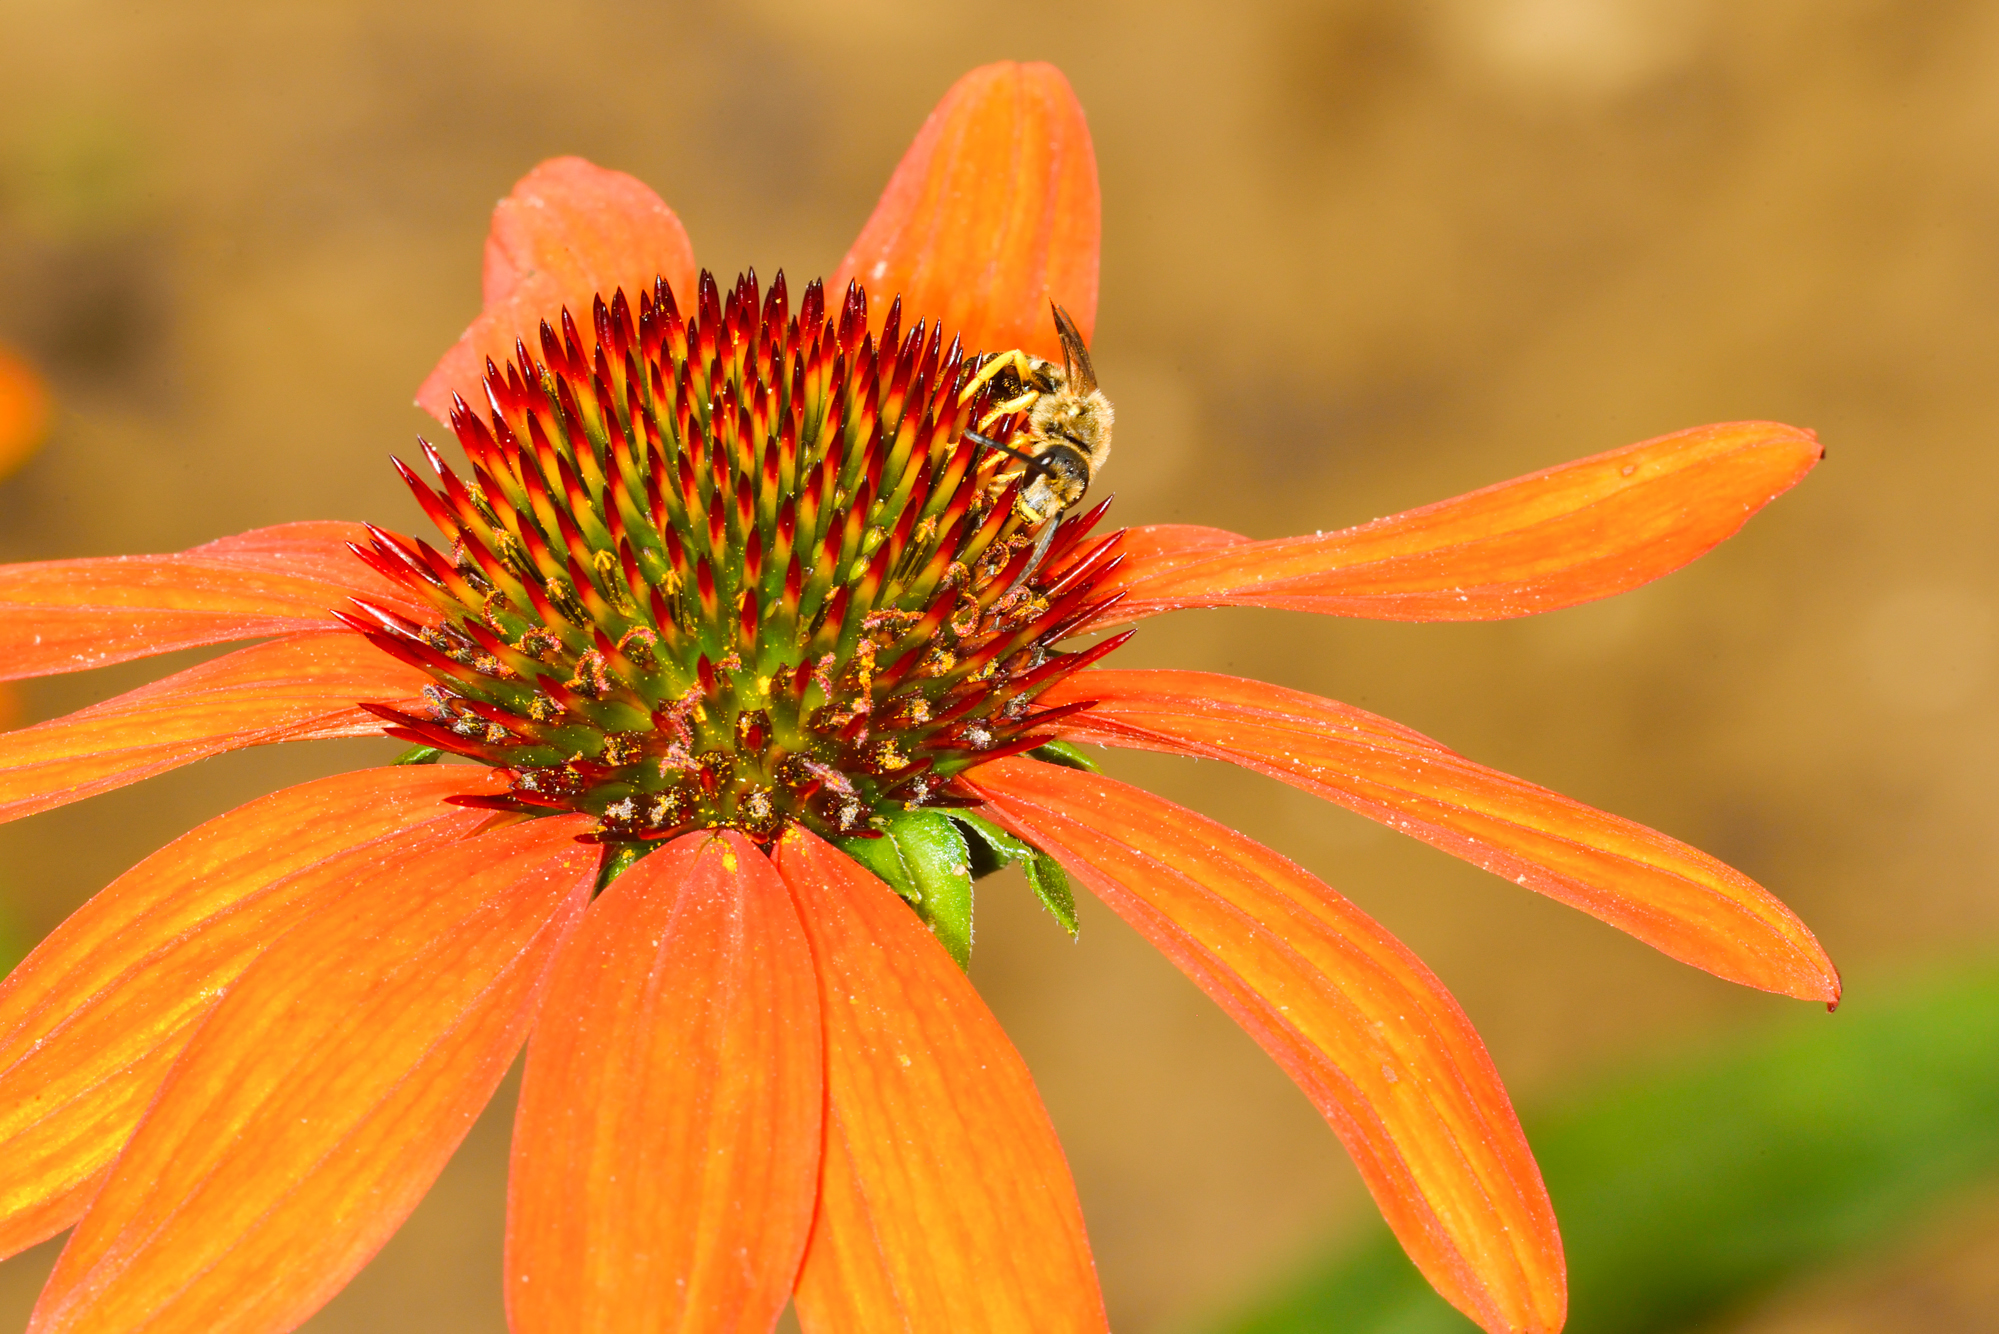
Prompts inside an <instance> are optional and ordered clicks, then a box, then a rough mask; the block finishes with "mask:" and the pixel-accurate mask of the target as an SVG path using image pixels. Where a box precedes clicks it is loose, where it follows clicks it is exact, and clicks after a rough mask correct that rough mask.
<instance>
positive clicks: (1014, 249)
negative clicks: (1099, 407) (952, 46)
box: [830, 61, 1102, 362]
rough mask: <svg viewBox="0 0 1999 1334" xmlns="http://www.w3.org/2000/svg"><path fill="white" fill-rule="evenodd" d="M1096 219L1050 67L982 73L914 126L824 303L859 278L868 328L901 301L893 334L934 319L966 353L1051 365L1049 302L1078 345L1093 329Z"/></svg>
mask: <svg viewBox="0 0 1999 1334" xmlns="http://www.w3.org/2000/svg"><path fill="white" fill-rule="evenodd" d="M1101 216H1102V208H1101V203H1100V200H1099V198H1098V194H1097V157H1096V150H1095V149H1094V148H1093V147H1092V146H1091V144H1090V127H1089V125H1088V123H1087V122H1086V121H1085V120H1084V119H1083V108H1082V104H1081V103H1079V102H1078V101H1077V100H1076V94H1075V93H1074V92H1073V91H1071V89H1070V87H1069V81H1068V80H1067V79H1065V78H1063V77H1062V71H1060V70H1058V69H1056V68H1055V67H1054V66H1053V65H1044V64H1039V63H1034V64H1025V65H1018V64H1015V63H1013V62H1012V61H1001V62H1000V63H998V64H994V65H985V66H981V67H980V68H978V69H975V70H973V71H972V72H971V73H969V74H967V75H965V76H964V77H963V78H961V79H959V80H958V81H957V82H956V83H954V84H952V85H951V89H950V91H949V92H947V93H945V94H944V100H943V101H941V102H939V103H938V104H937V109H936V110H934V111H932V112H931V113H930V118H929V119H928V120H926V121H924V122H923V128H922V129H921V130H919V131H917V134H916V142H915V143H913V144H911V145H910V146H909V151H908V152H907V153H905V154H903V158H902V162H901V163H900V165H898V166H897V167H896V169H895V175H894V176H893V177H891V178H890V179H889V183H888V188H887V189H886V190H884V191H883V192H882V197H881V202H880V203H878V204H876V205H875V211H874V213H873V214H872V215H871V216H870V217H869V218H868V221H867V225H866V226H864V227H863V228H861V234H860V236H859V237H858V238H857V239H856V240H855V241H854V247H853V249H851V250H849V251H848V252H847V257H846V259H845V260H843V261H842V262H841V264H840V268H839V270H838V271H837V272H836V273H835V274H834V275H833V281H832V283H831V284H830V286H831V289H832V292H833V294H834V296H835V297H836V298H837V296H838V294H839V293H840V292H842V291H844V290H845V289H846V286H847V283H848V281H849V280H855V279H857V280H859V282H860V283H861V285H862V286H864V287H865V288H867V291H868V311H869V316H870V322H871V323H872V324H873V325H874V327H875V328H876V329H877V330H879V329H880V328H881V324H882V317H883V316H884V315H885V314H886V313H887V311H888V307H889V303H890V302H891V301H893V300H894V299H895V297H896V296H897V295H898V294H900V295H901V297H902V309H903V327H904V328H905V329H907V328H909V327H910V326H912V325H913V324H915V322H916V321H917V319H918V318H925V319H930V320H933V321H936V320H942V321H943V323H944V326H945V327H946V328H947V329H953V330H956V331H958V332H960V333H961V334H963V336H964V339H965V344H966V346H967V347H968V348H975V349H976V348H983V349H985V350H987V351H993V352H997V351H1003V350H1005V349H1007V348H1015V347H1018V348H1023V349H1025V350H1026V351H1028V352H1031V353H1033V354H1035V355H1036V356H1041V357H1046V358H1048V359H1049V360H1051V361H1057V362H1059V361H1060V360H1061V359H1062V348H1061V344H1060V343H1058V342H1057V341H1056V338H1055V326H1054V323H1053V321H1052V319H1051V318H1050V315H1049V310H1048V304H1049V302H1051V301H1054V302H1056V303H1058V304H1060V305H1061V306H1063V307H1064V308H1065V309H1066V310H1067V311H1068V312H1069V315H1070V316H1071V318H1073V319H1074V320H1075V321H1076V325H1077V327H1078V328H1079V329H1081V330H1082V333H1083V337H1084V338H1085V339H1088V338H1089V337H1090V335H1091V333H1092V332H1093V331H1094V330H1095V328H1096V324H1097V253H1098V243H1099V236H1100V233H1101V230H1102V222H1101Z"/></svg>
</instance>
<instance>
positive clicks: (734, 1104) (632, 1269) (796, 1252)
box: [506, 832, 822, 1334]
mask: <svg viewBox="0 0 1999 1334" xmlns="http://www.w3.org/2000/svg"><path fill="white" fill-rule="evenodd" d="M820 1063H821V1058H820V1049H819V1002H818V986H817V984H816V983H815V982H814V980H813V973H812V954H811V951H810V950H809V949H808V948H807V947H806V943H805V932H804V929H803V928H802V927H801V926H800V925H799V921H798V912H797V910H796V909H795V908H794V907H793V906H792V902H791V896H790V895H789V894H788V893H787V892H786V890H785V887H784V882H783V881H782V880H780V879H779V878H778V875H777V871H776V869H775V868H774V867H773V866H772V865H771V863H770V860H769V858H767V857H765V856H764V855H763V854H762V853H761V852H759V851H757V850H756V849H755V848H754V847H752V846H751V845H750V843H749V842H748V840H746V839H745V838H744V837H743V836H742V835H741V834H738V833H733V832H731V833H725V834H722V835H720V836H719V837H718V836H712V835H709V834H707V833H701V834H694V835H689V836H687V837H685V838H682V839H680V840H678V841H677V842H675V843H673V844H671V845H669V846H668V847H665V848H662V849H661V850H659V851H657V852H655V853H653V854H652V855H651V856H648V857H646V858H644V859H642V860H641V861H640V862H639V863H638V864H637V865H635V866H633V867H632V868H631V869H630V870H628V871H626V872H625V873H624V874H623V875H621V876H620V877H618V879H617V880H616V881H615V882H613V883H612V885H611V887H610V888H609V889H607V890H606V891H605V892H604V893H603V894H602V895H601V896H599V897H598V899H597V901H596V902H595V903H593V904H592V905H591V907H590V911H589V914H588V915H587V916H586V918H585V919H584V923H583V926H582V928H581V929H580V930H579V931H578V933H577V937H576V939H575V940H574V941H573V942H572V943H571V944H570V945H569V947H568V948H567V949H565V950H564V951H563V955H562V958H561V961H560V962H559V963H558V964H557V965H556V970H555V974H554V977H553V979H552V981H551V982H550V984H549V994H548V999H547V1001H546V1002H545V1003H544V1005H543V1006H542V1011H541V1015H540V1017H539V1018H538V1019H537V1020H536V1021H535V1032H534V1038H533V1040H532V1041H531V1042H530V1043H529V1044H528V1060H527V1074H526V1076H525V1078H524V1079H523V1081H522V1084H521V1105H520V1113H519V1115H518V1116H517V1118H516V1119H515V1121H514V1161H513V1168H512V1170H511V1172H510V1173H509V1174H508V1179H507V1197H508V1205H507V1266H506V1273H507V1315H508V1324H509V1327H510V1328H512V1329H513V1330H514V1331H515V1334H540V1332H542V1331H546V1332H547V1334H569V1332H570V1331H573V1330H579V1329H581V1330H592V1331H597V1332H598V1334H616V1332H617V1331H629V1332H630V1334H641V1332H642V1331H652V1330H662V1329H671V1330H675V1331H677V1332H678V1334H704V1332H705V1331H715V1332H716V1334H720V1332H721V1331H733V1330H742V1331H745V1332H746V1334H747V1332H749V1331H767V1330H769V1329H770V1328H771V1326H772V1325H774V1324H775V1323H776V1322H777V1317H778V1314H779V1312H781V1311H783V1310H784V1305H785V1303H786V1302H787V1301H789V1300H790V1298H791V1286H792V1281H793V1280H794V1279H795V1278H796V1277H797V1274H798V1262H799V1257H800V1256H801V1255H803V1254H804V1251H805V1237H806V1231H807V1229H808V1228H809V1226H810V1225H811V1222H812V1204H813V1199H814V1197H815V1195H816V1194H817V1188H818V1175H819V1109H820V1099H821V1093H822V1090H821V1081H820Z"/></svg>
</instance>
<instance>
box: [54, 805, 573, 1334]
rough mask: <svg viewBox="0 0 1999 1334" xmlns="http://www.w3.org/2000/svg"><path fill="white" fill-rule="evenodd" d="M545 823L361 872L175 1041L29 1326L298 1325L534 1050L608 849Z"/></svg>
mask: <svg viewBox="0 0 1999 1334" xmlns="http://www.w3.org/2000/svg"><path fill="white" fill-rule="evenodd" d="M586 827H587V821H586V820H585V819H584V818H583V817H580V816H566V817H556V818H553V819H546V820H533V821H528V822H526V823H523V824H516V825H511V826H508V827H506V828H503V829H499V830H496V831H494V832H492V833H489V834H482V835H480V836H479V837H477V838H474V839H471V840H468V841H466V842H463V843H459V844H455V845H453V846H451V847H448V848H444V849H442V850H440V851H438V852H434V853H431V854H430V855H428V856H426V857H422V858H419V859H416V860H414V861H409V862H405V863H404V864H403V865H401V866H400V867H398V868H396V869H394V870H392V871H390V872H388V873H386V874H383V875H378V876H375V877H373V878H371V879H368V880H364V881H358V882H355V883H353V884H352V885H350V886H349V889H348V892H347V893H345V894H343V895H341V896H340V897H339V898H338V899H337V900H335V901H333V902H331V903H329V904H327V905H326V906H325V907H323V908H322V909H321V910H320V911H319V912H317V913H314V914H313V915H311V916H310V917H308V918H306V920H305V921H303V922H302V923H300V924H299V925H298V926H297V927H295V928H293V929H292V930H291V931H290V932H288V933H287V934H286V935H285V936H283V937H282V938H280V939H279V940H277V941H276V942H274V943H273V944H272V945H271V946H270V947H269V948H268V949H267V950H266V951H265V952H264V954H263V955H262V956H261V957H260V958H259V959H258V960H257V961H256V963H254V964H252V965H251V967H250V969H249V971H247V972H245V973H244V974H243V976H242V977H240V978H238V979H237V981H236V982H235V984H234V985H233V986H231V987H230V989H229V991H228V994H227V995H225V996H224V997H223V998H222V1000H221V1002H220V1003H219V1004H218V1005H217V1006H216V1007H215V1010H214V1011H213V1013H211V1014H210V1015H209V1017H208V1019H207V1021H206V1022H204V1023H203V1024H202V1026H201V1028H200V1030H199V1031H198V1032H197V1033H196V1034H195V1036H194V1040H193V1041H192V1042H190V1043H189V1044H188V1047H187V1050H186V1051H185V1052H183V1053H182V1054H181V1058H180V1061H179V1062H178V1063H177V1064H176V1065H175V1066H174V1068H173V1072H172V1073H171V1074H169V1075H168V1076H167V1079H166V1082H165V1083H164V1084H163V1085H162V1086H161V1088H160V1092H159V1096H158V1098H157V1099H156V1100H155V1101H154V1103H153V1105H152V1107H151V1109H150V1110H149V1111H147V1113H146V1116H145V1119H144V1120H143V1121H142V1122H140V1124H139V1129H138V1132H137V1133H136V1134H135V1135H134V1136H133V1137H132V1142H131V1144H130V1146H128V1147H127V1148H126V1150H125V1152H124V1154H123V1155H122V1156H121V1157H120V1158H119V1160H118V1164H117V1166H116V1167H114V1168H113V1169H112V1171H111V1176H110V1179H109V1180H107V1181H106V1182H105V1184H104V1189H103V1191H102V1192H101V1193H100V1194H99V1195H98V1197H97V1199H96V1201H95V1202H94V1203H93V1204H92V1205H91V1206H90V1212H88V1213H87V1214H85V1215H84V1217H83V1221H82V1222H81V1223H79V1224H78V1225H77V1228H76V1231H75V1232H74V1233H73V1234H71V1236H70V1240H69V1245H68V1247H67V1248H65V1249H64V1251H63V1254H62V1258H61V1259H59V1260H58V1261H57V1262H56V1267H55V1272H54V1273H53V1274H52V1275H51V1276H50V1278H49V1283H48V1286H47V1287H46V1288H45V1289H44V1290H43V1292H42V1299H41V1302H40V1303H39V1304H38V1305H37V1306H36V1308H35V1314H34V1318H33V1320H32V1321H31V1323H30V1325H29V1328H30V1329H32V1330H35V1331H37V1334H53V1332H54V1331H57V1330H62V1331H83V1330H93V1331H105V1332H106V1334H109V1332H110V1331H125V1330H134V1329H141V1328H143V1329H146V1330H149V1331H155V1332H156V1334H169V1332H170V1331H175V1330H185V1331H208V1330H217V1329H229V1330H242V1331H251V1330H283V1329H290V1328H291V1327H292V1326H293V1325H295V1324H297V1323H298V1322H299V1321H301V1320H303V1319H305V1318H306V1317H307V1316H308V1315H310V1314H311V1313H312V1312H313V1311H314V1310H316V1309H318V1308H319V1307H320V1306H321V1305H322V1304H324V1303H325V1301H326V1300H327V1299H328V1298H329V1297H331V1296H332V1295H333V1294H334V1293H335V1292H336V1291H338V1290H339V1288H340V1286H341V1285H342V1284H343V1283H345V1282H346V1281H347V1280H348V1279H349V1278H350V1277H352V1276H353V1274H354V1273H355V1271H356V1270H358V1269H360V1267H361V1266H362V1265H363V1264H364V1263H366V1262H367V1259H368V1257H369V1256H370V1255H372V1254H373V1253H374V1252H375V1251H376V1250H377V1249H378V1248H379V1247H380V1246H381V1244H382V1243H383V1242H384V1241H387V1240H388V1238H389V1235H390V1234H391V1233H392V1232H394V1231H395V1229H396V1227H397V1226H398V1225H399V1224H401V1222H402V1220H403V1219H404V1218H405V1217H406V1216H407V1215H408V1214H409V1211H410V1210H411V1209H413V1208H415V1207H416V1202H417V1200H418V1199H420V1198H421V1197H422V1195H423V1193H424V1192H425V1191H426V1190H428V1189H429V1188H430V1183H431V1182H432V1181H433V1180H435V1179H436V1176H437V1173H438V1172H439V1171H440V1170H442V1168H443V1167H444V1161H445V1159H446V1158H448V1157H449V1156H450V1154H451V1151H452V1150H453V1149H454V1148H456V1147H457V1145H458V1142H459V1141H460V1140H461V1139H463V1138H464V1135H465V1132H466V1130H467V1129H468V1128H469V1127H470V1126H471V1124H472V1120H473V1118H474V1117H475V1116H477V1115H478V1112H479V1109H480V1108H481V1107H482V1106H484V1105H485V1103H486V1100H487V1099H488V1098H489V1097H491V1096H492V1092H493V1088H494V1086H495V1085H496V1084H498V1083H499V1081H500V1076H501V1075H503V1074H504V1073H505V1072H506V1068H507V1066H508V1064H509V1063H510V1062H511V1061H512V1060H513V1057H514V1053H515V1052H516V1051H518V1050H519V1049H520V1043H521V1039H522V1038H523V1037H524V1036H526V1032H527V1026H528V1023H529V1021H530V1020H531V1018H532V1016H533V1014H534V1008H535V1005H536V1003H537V1001H538V1000H539V998H540V995H541V991H542V987H543V984H544V983H545V981H546V979H547V976H548V965H549V962H550V961H551V960H552V959H553V958H554V956H555V954H556V952H557V950H558V948H559V946H560V945H561V943H562V941H563V940H564V939H566V938H567V936H568V935H569V933H570V930H571V929H572V928H573V927H574V925H575V924H576V922H577V920H578V919H579V918H580V917H581V915H582V912H583V908H584V905H585V904H587V903H588V902H589V897H590V888H591V885H592V883H593V882H594V881H595V879H596V869H597V853H596V849H594V848H586V847H583V846H580V845H578V844H576V843H575V842H574V841H573V839H574V836H575V835H576V834H578V833H580V832H581V831H582V830H583V829H584V828H586Z"/></svg>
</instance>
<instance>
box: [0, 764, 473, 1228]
mask: <svg viewBox="0 0 1999 1334" xmlns="http://www.w3.org/2000/svg"><path fill="white" fill-rule="evenodd" d="M504 787H505V784H504V783H503V782H501V781H500V780H498V779H497V778H495V777H494V776H493V775H492V771H490V770H486V769H475V768H470V767H461V766H451V767H435V768H433V767H422V768H415V767H412V768H403V769H367V770H363V771H361V772H359V773H350V774H340V775H338V776H336V777H333V778H325V779H321V780H320V781H318V782H315V783H306V784H304V785H302V786H300V787H294V788H288V789H286V790H285V791H283V792H277V793H274V794H272V795H271V796H268V797H262V798H260V799H258V800H256V801H253V802H251V803H249V804H248V805H246V806H239V807H238V808H236V809H235V810H233V811H231V812H229V814H227V815H223V816H219V817H217V818H216V819H213V820H210V821H209V822H208V823H207V824H204V825H202V826H201V827H200V828H198V829H196V830H194V831H193V832H192V833H189V834H185V835H183V836H182V837H180V838H178V839H176V840H175V841H174V842H172V843H170V844H168V845H167V846H166V847H164V848H162V849H161V850H160V851H158V852H156V853H154V854H153V855H152V856H150V857H148V858H147V859H146V860H145V861H143V862H140V863H139V864H138V865H137V866H135V867H133V868H132V869H131V870H130V871H127V872H126V873H125V874H124V875H122V876H120V877H118V879H117V880H115V881H113V882H112V883H111V884H110V885H109V886H108V887H107V888H106V889H105V890H104V891H103V892H102V893H100V894H98V895H97V896H96V897H95V898H93V899H91V901H90V902H89V903H87V904H85V905H84V906H83V907H82V908H80V909H78V910H77V911H76V912H75V913H74V914H72V915H71V916H70V918H69V920H67V921H65V922H64V923H63V924H62V925H61V926H59V927H57V928H56V929H55V931H54V932H53V933H51V934H50V935H49V937H48V938H47V939H46V940H44V941H43V942H42V943H41V944H40V945H39V946H38V947H36V949H35V951H34V953H32V954H30V955H29V956H28V957H27V958H26V959H25V960H23V961H22V962H21V964H20V966H18V967H17V968H15V969H14V971H13V972H11V973H9V974H8V975H7V977H6V979H5V980H4V981H0V1256H7V1255H12V1254H14V1253H15V1252H17V1251H19V1250H21V1249H23V1248H25V1247H28V1246H32V1245H34V1244H35V1243H36V1242H38V1241H41V1240H43V1239H44V1238H46V1237H51V1236H54V1235H55V1234H56V1233H57V1232H60V1231H62V1230H63V1229H64V1228H66V1227H68V1226H70V1225H71V1224H72V1223H74V1222H75V1221H76V1220H77V1219H78V1218H79V1217H81V1216H82V1214H83V1210H84V1208H85V1206H86V1205H88V1204H89V1202H90V1197H91V1196H92V1195H93V1194H95V1192H96V1187H97V1184H98V1182H99V1180H100V1179H101V1178H102V1176H103V1173H104V1171H105V1169H107V1168H108V1167H109V1166H110V1165H111V1161H112V1160H113V1159H114V1158H116V1157H117V1156H118V1152H119V1150H121V1149H123V1148H124V1147H125V1142H126V1140H128V1139H130V1138H131V1135H132V1128H133V1127H134V1126H136V1125H137V1124H138V1123H139V1117H140V1115H141V1114H142V1113H143V1112H144V1111H145V1109H146V1105H147V1104H148V1103H149V1102H151V1101H152V1097H153V1093H154V1091H155V1090H156V1089H158V1087H159V1084H160V1081H161V1080H162V1079H164V1078H165V1077H166V1073H167V1070H168V1069H169V1067H170V1066H171V1065H172V1064H173V1061H174V1058H175V1057H177V1056H178V1055H179V1054H180V1051H181V1049H182V1048H183V1047H185V1046H186V1045H187V1040H188V1038H189V1037H190V1036H191V1035H192V1034H193V1032H194V1029H195V1026H196V1025H197V1024H198V1023H199V1022H200V1020H201V1019H202V1018H203V1017H204V1016H205V1015H206V1014H207V1013H208V1012H209V1010H210V1009H212V1008H213V1007H214V1004H215V1002H216V1000H217V999H218V998H219V997H220V996H221V994H222V992H223V991H224V990H225V989H226V988H227V987H228V986H229V984H230V983H231V982H232V981H234V980H235V978H236V977H237V976H238V975H239V974H240V973H242V971H243V970H244V969H245V968H247V967H249V966H250V963H251V961H252V960H253V959H255V958H256V957H257V954H258V953H259V951H261V950H262V949H263V947H264V946H265V945H266V944H268V943H269V942H270V941H272V940H274V939H275V938H276V937H277V936H279V935H280V934H282V933H283V932H284V931H285V930H286V929H287V928H289V927H290V926H291V925H293V924H294V923H296V922H297V921H298V920H299V918H300V917H302V916H303V915H304V914H306V913H308V912H310V911H312V909H313V908H314V907H316V906H317V905H318V904H319V903H320V902H322V901H323V900H324V898H325V896H326V895H327V894H328V893H330V892H335V891H338V890H340V889H342V888H343V887H345V886H346V885H347V884H348V883H350V882H359V881H362V880H365V879H368V878H370V877H374V876H379V875H382V874H384V873H385V872H387V871H389V870H391V869H393V868H394V867H396V866H398V865H401V864H402V863H404V862H407V861H409V860H410V859H412V858H414V857H417V856H419V855H421V854H423V853H426V852H428V851H430V850H431V849H433V848H436V847H441V846H443V845H445V844H447V843H453V842H456V841H458V840H460V839H462V838H465V837H467V836H468V835H470V834H471V833H472V831H473V830H474V829H476V828H478V826H479V825H480V824H482V823H484V822H485V821H486V820H488V819H490V818H491V814H490V812H487V811H472V810H464V809H462V808H460V807H457V806H446V805H442V804H440V803H441V802H442V800H443V798H445V797H447V796H453V795H457V794H461V793H473V792H496V791H500V790H502V789H503V788H504Z"/></svg>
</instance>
